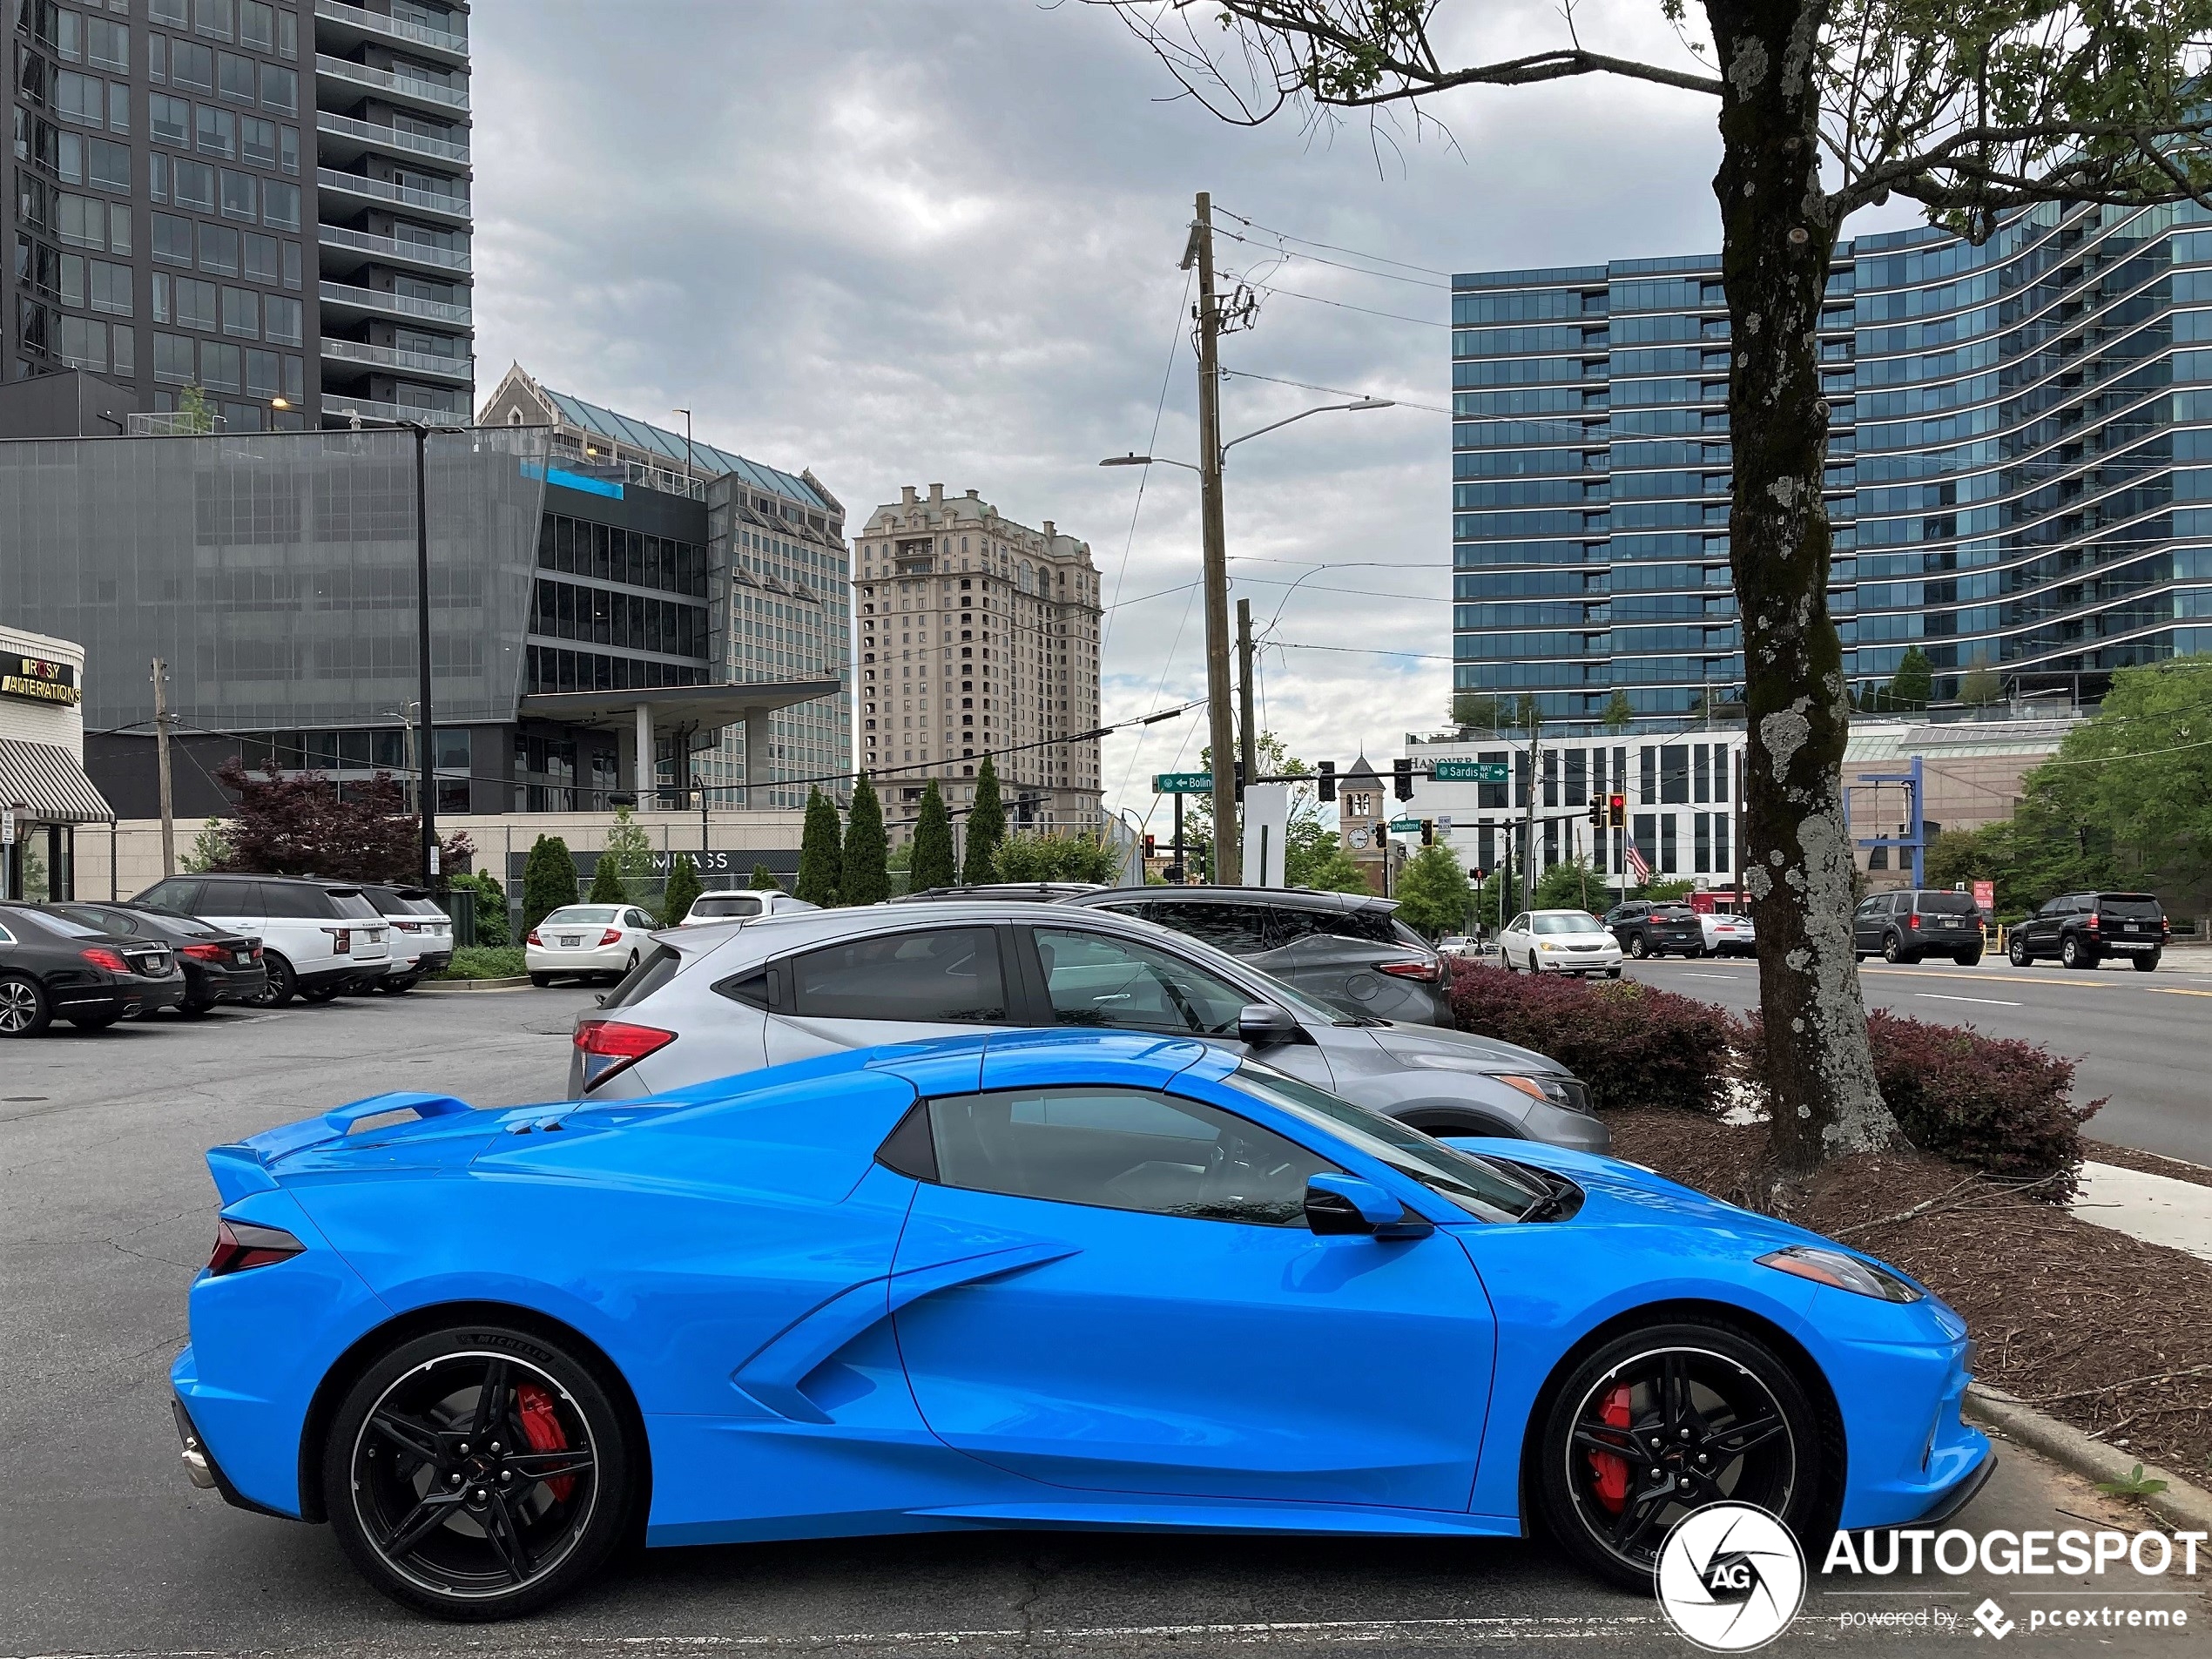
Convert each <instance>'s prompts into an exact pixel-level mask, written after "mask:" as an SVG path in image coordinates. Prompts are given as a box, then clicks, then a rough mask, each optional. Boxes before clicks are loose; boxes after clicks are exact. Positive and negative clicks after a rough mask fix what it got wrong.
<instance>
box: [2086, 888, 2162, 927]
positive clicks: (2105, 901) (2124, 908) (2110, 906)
mask: <svg viewBox="0 0 2212 1659" xmlns="http://www.w3.org/2000/svg"><path fill="white" fill-rule="evenodd" d="M2097 909H2098V911H2099V912H2100V913H2101V914H2104V915H2107V916H2123V917H2132V918H2134V920H2136V921H2157V920H2159V918H2160V917H2161V916H2163V915H2164V914H2166V913H2165V912H2164V911H2162V910H2161V909H2160V908H2159V907H2158V900H2156V899H2155V898H2153V897H2152V896H2151V895H2150V894H2148V893H2107V894H2103V895H2102V896H2101V897H2100V898H2099V899H2098V900H2097Z"/></svg>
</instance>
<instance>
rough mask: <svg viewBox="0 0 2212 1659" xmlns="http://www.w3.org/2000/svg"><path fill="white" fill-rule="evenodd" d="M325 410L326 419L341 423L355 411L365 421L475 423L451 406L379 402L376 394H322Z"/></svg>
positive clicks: (436, 425)
mask: <svg viewBox="0 0 2212 1659" xmlns="http://www.w3.org/2000/svg"><path fill="white" fill-rule="evenodd" d="M322 412H323V415H324V417H325V419H326V420H327V419H328V418H330V417H332V416H335V417H337V419H338V421H340V423H341V424H343V423H344V422H345V421H347V420H349V419H351V418H352V417H353V416H354V415H359V416H361V419H362V420H364V421H398V422H412V423H415V424H419V425H422V426H427V427H428V428H431V429H432V430H434V431H444V430H448V429H450V428H455V427H468V426H474V425H475V421H472V420H470V419H469V416H468V415H456V414H455V413H453V412H452V411H451V410H448V409H421V408H415V405H414V404H412V403H379V402H377V401H375V400H374V399H373V398H366V397H345V396H341V395H339V394H337V393H334V392H325V393H324V394H323V395H322Z"/></svg>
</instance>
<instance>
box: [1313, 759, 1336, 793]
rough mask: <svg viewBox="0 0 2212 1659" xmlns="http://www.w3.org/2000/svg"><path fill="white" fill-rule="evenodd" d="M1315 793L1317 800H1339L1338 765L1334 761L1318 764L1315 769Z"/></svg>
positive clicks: (1324, 761)
mask: <svg viewBox="0 0 2212 1659" xmlns="http://www.w3.org/2000/svg"><path fill="white" fill-rule="evenodd" d="M1313 772H1314V785H1313V793H1314V798H1315V799H1317V800H1334V799H1336V798H1337V763H1336V762H1335V761H1333V760H1323V761H1319V762H1317V763H1316V764H1315V765H1314V768H1313Z"/></svg>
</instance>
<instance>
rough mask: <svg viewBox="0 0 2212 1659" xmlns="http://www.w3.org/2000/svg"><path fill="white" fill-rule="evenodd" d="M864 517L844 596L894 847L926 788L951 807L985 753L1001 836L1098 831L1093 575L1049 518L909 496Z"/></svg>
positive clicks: (970, 794) (864, 751)
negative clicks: (1027, 520)
mask: <svg viewBox="0 0 2212 1659" xmlns="http://www.w3.org/2000/svg"><path fill="white" fill-rule="evenodd" d="M899 496H900V498H899V499H898V500H897V501H895V502H886V503H885V504H884V505H883V506H880V507H879V508H877V509H875V511H873V513H871V514H869V515H868V521H867V524H866V525H865V526H864V527H863V528H862V529H861V530H860V536H859V538H858V540H859V544H860V545H859V549H858V556H857V558H856V559H855V561H854V565H853V590H854V609H855V610H856V611H857V613H858V615H857V617H856V620H857V622H858V624H859V628H860V666H859V673H860V685H859V691H860V765H862V766H864V767H866V768H867V771H868V772H869V773H870V774H871V775H873V777H874V778H875V779H876V781H877V785H878V787H879V788H880V789H881V790H882V792H883V794H884V797H885V813H884V817H885V819H886V821H887V824H888V825H889V826H890V828H891V832H892V834H893V837H894V840H902V839H904V838H905V837H907V836H908V835H911V834H912V833H913V828H914V825H913V819H914V809H915V806H916V805H917V804H918V803H919V802H920V801H921V796H922V792H923V790H924V789H925V788H926V787H927V785H928V781H929V779H933V778H934V779H938V780H939V783H938V788H939V790H940V792H941V793H942V794H943V795H944V797H945V799H946V801H947V804H948V806H951V807H952V808H953V809H954V811H955V812H957V811H959V810H960V809H961V807H962V806H965V805H966V804H967V803H968V802H970V801H972V800H974V795H975V781H974V780H975V768H976V765H977V764H978V762H979V761H980V760H981V758H982V757H983V756H984V755H986V754H989V755H991V756H992V757H993V761H992V764H993V766H994V768H995V770H996V772H998V776H999V780H1000V789H1001V794H1002V796H1003V799H1004V800H1005V802H1006V812H1007V822H1008V826H1009V827H1010V828H1014V829H1028V830H1040V831H1058V832H1062V833H1096V831H1097V830H1098V828H1099V826H1100V821H1101V820H1100V807H1099V782H1098V740H1097V739H1096V738H1081V739H1077V738H1075V737H1074V734H1075V733H1077V732H1091V731H1095V730H1096V728H1097V725H1098V620H1099V605H1098V573H1097V571H1096V570H1095V569H1093V568H1092V565H1091V562H1090V546H1089V543H1086V542H1079V541H1077V540H1076V538H1075V537H1074V536H1068V535H1064V534H1062V532H1061V531H1060V530H1058V529H1055V527H1054V525H1053V523H1052V521H1051V520H1050V519H1047V520H1045V522H1044V528H1043V529H1029V528H1028V526H1027V525H1024V524H1017V523H1015V522H1014V521H1013V520H1012V519H1009V518H1005V517H1002V516H1000V513H999V510H998V509H997V508H995V507H994V506H992V505H991V504H990V503H989V502H986V501H983V500H981V499H980V498H979V497H978V496H977V494H976V492H975V491H974V490H972V489H971V490H969V491H968V493H967V494H966V495H964V496H947V495H946V494H945V487H944V486H943V485H942V484H932V485H930V486H929V493H928V495H927V496H923V495H922V494H921V492H920V491H919V490H917V489H914V486H912V485H907V486H906V487H905V488H903V489H900V493H899Z"/></svg>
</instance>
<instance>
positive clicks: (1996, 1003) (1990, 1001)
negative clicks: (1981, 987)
mask: <svg viewBox="0 0 2212 1659" xmlns="http://www.w3.org/2000/svg"><path fill="white" fill-rule="evenodd" d="M1913 995H1915V996H1919V997H1923V998H1925V1000H1927V1001H1931V1002H1979V1003H1980V1004H1981V1005H1982V1007H1984V1008H2018V1007H2019V1006H2020V1004H2019V1003H2017V1002H2007V1001H2004V1000H2003V999H2002V998H2000V997H1994V996H1946V995H1944V994H1943V993H1942V992H1941V991H1915V992H1914V993H1913Z"/></svg>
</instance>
